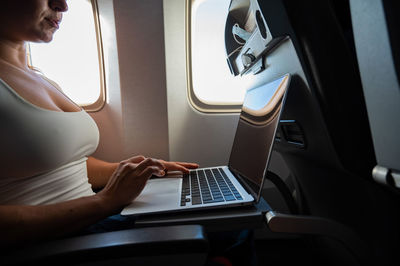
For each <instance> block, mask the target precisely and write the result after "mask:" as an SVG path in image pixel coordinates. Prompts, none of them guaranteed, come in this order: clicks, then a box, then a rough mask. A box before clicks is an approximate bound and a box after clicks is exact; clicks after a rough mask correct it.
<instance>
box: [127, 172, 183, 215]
mask: <svg viewBox="0 0 400 266" xmlns="http://www.w3.org/2000/svg"><path fill="white" fill-rule="evenodd" d="M181 184H182V178H167V177H165V178H156V179H150V180H149V181H147V184H146V186H145V187H144V189H143V191H142V193H141V194H140V195H139V196H138V197H137V198H136V199H135V200H134V201H133V202H132V203H131V204H130V205H129V206H127V207H125V209H124V210H123V211H122V213H121V214H122V215H124V212H125V211H126V212H128V209H129V212H130V214H132V211H133V214H134V213H135V212H140V213H143V212H152V211H155V210H157V211H159V210H170V209H171V208H174V207H178V206H179V204H180V190H181Z"/></svg>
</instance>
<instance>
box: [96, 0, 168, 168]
mask: <svg viewBox="0 0 400 266" xmlns="http://www.w3.org/2000/svg"><path fill="white" fill-rule="evenodd" d="M99 13H100V19H101V27H102V31H103V32H104V33H103V43H104V53H105V65H106V86H107V104H106V106H105V107H104V108H103V109H102V110H101V111H99V112H96V113H92V114H91V115H92V117H93V118H94V119H95V121H96V122H97V124H98V126H99V129H100V143H99V147H98V149H97V151H96V153H95V156H97V157H99V158H101V159H105V160H109V161H118V160H121V159H123V158H127V157H130V156H132V155H137V154H143V155H145V156H151V157H156V158H165V159H169V154H168V124H167V123H168V120H167V102H166V85H165V60H164V59H165V55H164V33H163V31H164V29H163V10H162V1H161V0H146V1H141V0H134V1H133V0H118V1H107V0H99Z"/></svg>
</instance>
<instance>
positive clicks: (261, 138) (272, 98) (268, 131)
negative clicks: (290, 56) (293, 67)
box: [229, 75, 290, 199]
mask: <svg viewBox="0 0 400 266" xmlns="http://www.w3.org/2000/svg"><path fill="white" fill-rule="evenodd" d="M289 78H290V77H289V75H285V76H283V77H281V78H279V79H277V80H275V81H272V82H270V83H267V84H264V85H261V86H259V87H256V88H253V89H250V90H248V91H247V93H246V96H245V99H244V102H243V107H242V112H241V114H240V119H239V123H238V128H237V131H236V135H235V139H234V143H233V148H232V152H231V156H230V159H229V169H230V170H231V171H232V172H234V173H235V174H236V176H237V177H238V178H239V179H240V180H241V182H242V183H243V184H244V186H246V187H247V188H248V189H250V190H251V192H252V193H253V196H254V197H255V198H257V199H258V198H259V195H260V193H261V188H262V185H263V184H262V183H263V177H264V174H265V171H266V169H267V166H268V163H269V157H270V154H271V151H272V146H273V142H274V138H275V132H276V128H277V126H278V123H279V117H280V113H281V110H282V106H283V104H284V100H285V95H286V90H287V87H288V86H289Z"/></svg>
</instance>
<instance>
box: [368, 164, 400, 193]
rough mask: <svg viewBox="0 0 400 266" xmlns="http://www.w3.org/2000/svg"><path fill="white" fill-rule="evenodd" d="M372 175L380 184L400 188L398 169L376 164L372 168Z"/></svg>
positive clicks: (399, 172)
mask: <svg viewBox="0 0 400 266" xmlns="http://www.w3.org/2000/svg"><path fill="white" fill-rule="evenodd" d="M372 177H373V178H374V180H375V181H376V182H378V183H380V184H384V185H387V186H390V187H395V188H400V171H397V170H393V169H389V168H386V167H384V166H379V165H377V166H375V167H374V169H373V170H372Z"/></svg>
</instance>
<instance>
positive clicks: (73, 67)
mask: <svg viewBox="0 0 400 266" xmlns="http://www.w3.org/2000/svg"><path fill="white" fill-rule="evenodd" d="M29 45H30V49H28V50H30V51H29V56H30V64H31V65H32V66H33V67H35V68H37V69H39V70H40V71H41V72H42V73H43V74H44V75H45V76H46V77H48V78H50V79H51V80H54V81H55V82H57V83H58V85H60V87H61V88H62V90H63V92H64V93H65V94H66V95H68V97H70V98H71V99H72V100H73V101H75V102H76V103H77V104H79V105H81V106H82V107H83V108H84V109H85V110H87V111H96V110H99V109H100V108H101V107H102V106H103V104H104V75H103V73H104V70H103V63H102V50H101V38H100V31H99V22H98V14H97V2H96V0H84V1H82V0H71V1H68V11H67V12H66V13H64V16H63V20H62V22H61V24H60V29H59V30H58V31H57V32H56V33H55V35H54V39H53V41H51V42H50V43H30V44H29Z"/></svg>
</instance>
